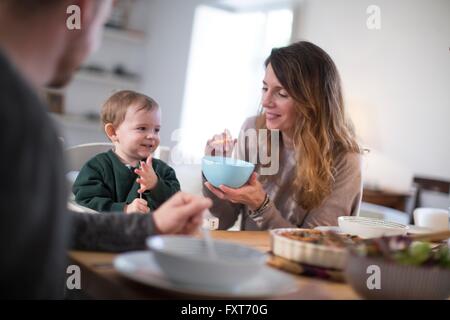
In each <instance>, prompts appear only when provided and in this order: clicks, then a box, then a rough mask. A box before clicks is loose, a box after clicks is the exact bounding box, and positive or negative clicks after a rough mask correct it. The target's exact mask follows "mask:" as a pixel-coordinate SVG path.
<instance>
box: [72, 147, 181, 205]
mask: <svg viewBox="0 0 450 320" xmlns="http://www.w3.org/2000/svg"><path fill="white" fill-rule="evenodd" d="M144 161H145V160H144ZM152 166H153V170H155V173H156V175H157V176H158V182H157V184H156V186H155V187H154V188H153V189H152V190H147V191H145V192H144V193H143V194H142V197H143V199H145V200H147V204H148V206H149V208H150V209H151V210H154V209H156V208H158V207H159V206H160V205H161V204H162V203H163V202H164V201H166V200H167V199H169V198H170V197H171V196H172V195H173V194H175V193H176V192H177V191H179V190H180V183H179V182H178V179H177V177H176V175H175V171H174V170H173V169H172V168H171V167H169V166H168V165H167V164H165V163H164V162H163V161H161V160H159V159H153V160H152ZM134 169H135V168H129V167H127V166H126V165H124V164H123V163H122V162H121V161H120V160H119V159H118V158H117V156H116V154H115V153H114V152H113V151H112V150H109V151H108V152H105V153H100V154H98V155H96V156H95V157H94V158H92V159H91V160H89V161H88V162H87V163H86V164H85V165H84V166H83V168H82V169H81V171H80V173H79V174H78V176H77V179H76V180H75V183H74V185H73V188H72V191H73V193H74V194H75V201H76V202H77V203H79V204H80V205H82V206H85V207H88V208H91V209H93V210H96V211H101V212H102V211H107V212H111V211H124V206H125V204H130V203H131V202H132V201H133V200H134V199H136V198H138V197H139V193H138V192H137V191H138V190H139V188H140V186H139V184H138V183H137V182H136V179H137V178H138V175H137V174H136V173H134Z"/></svg>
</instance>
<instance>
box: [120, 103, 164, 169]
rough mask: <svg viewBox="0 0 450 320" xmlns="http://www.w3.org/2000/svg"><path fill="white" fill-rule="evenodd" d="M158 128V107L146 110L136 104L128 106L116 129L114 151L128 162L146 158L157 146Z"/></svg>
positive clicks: (159, 116)
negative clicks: (122, 119)
mask: <svg viewBox="0 0 450 320" xmlns="http://www.w3.org/2000/svg"><path fill="white" fill-rule="evenodd" d="M160 129H161V112H160V111H159V108H153V109H152V110H151V111H148V110H145V109H140V110H139V108H138V107H137V106H131V107H129V108H128V110H127V112H126V114H125V119H124V121H123V122H122V123H121V124H120V125H119V127H118V128H117V129H116V134H117V141H116V142H115V143H114V144H115V147H116V152H117V151H119V153H120V154H122V156H125V157H126V159H125V160H127V161H129V162H134V161H140V160H142V159H146V158H147V157H148V156H149V155H150V154H153V152H154V151H155V150H156V148H157V147H158V146H159V142H160V138H159V130H160Z"/></svg>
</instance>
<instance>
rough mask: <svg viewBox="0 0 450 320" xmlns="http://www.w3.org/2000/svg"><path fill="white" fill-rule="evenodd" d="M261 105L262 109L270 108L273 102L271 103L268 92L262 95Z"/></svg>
mask: <svg viewBox="0 0 450 320" xmlns="http://www.w3.org/2000/svg"><path fill="white" fill-rule="evenodd" d="M261 105H262V106H263V107H264V108H270V107H272V106H273V102H272V95H271V94H269V93H268V92H265V93H263V95H262V97H261Z"/></svg>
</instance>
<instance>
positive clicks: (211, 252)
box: [200, 209, 217, 260]
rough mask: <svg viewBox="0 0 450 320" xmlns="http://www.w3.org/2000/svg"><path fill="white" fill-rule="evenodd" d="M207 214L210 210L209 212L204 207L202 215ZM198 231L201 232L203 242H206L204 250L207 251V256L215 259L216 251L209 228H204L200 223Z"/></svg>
mask: <svg viewBox="0 0 450 320" xmlns="http://www.w3.org/2000/svg"><path fill="white" fill-rule="evenodd" d="M208 214H210V212H209V210H208V209H206V210H205V211H204V212H203V217H205V216H206V215H208ZM200 232H201V234H202V237H203V241H204V242H205V244H206V251H207V253H208V257H209V258H210V259H211V260H214V259H216V258H217V252H216V250H215V248H214V242H213V240H212V238H211V234H210V232H209V229H208V228H204V227H203V226H202V225H200Z"/></svg>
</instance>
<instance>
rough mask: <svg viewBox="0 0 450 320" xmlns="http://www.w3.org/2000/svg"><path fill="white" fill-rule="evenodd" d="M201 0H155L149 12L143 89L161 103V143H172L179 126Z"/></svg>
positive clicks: (168, 144)
mask: <svg viewBox="0 0 450 320" xmlns="http://www.w3.org/2000/svg"><path fill="white" fill-rule="evenodd" d="M205 2H207V1H204V0H203V1H202V0H183V1H178V0H152V1H151V3H150V6H149V14H148V19H149V21H148V35H149V40H148V46H147V60H146V65H145V73H146V81H145V84H144V87H143V88H144V92H145V93H146V94H148V95H150V96H151V97H152V98H154V99H155V100H156V101H158V103H159V104H160V106H161V110H162V129H161V144H162V145H167V146H173V145H174V143H175V142H172V141H171V139H170V138H171V134H172V132H173V130H175V129H178V128H179V127H180V121H181V119H180V118H181V108H182V105H183V97H184V88H185V81H186V71H187V65H188V58H189V49H190V44H191V33H192V27H193V23H194V14H195V8H196V7H197V6H198V5H199V4H201V3H205Z"/></svg>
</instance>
